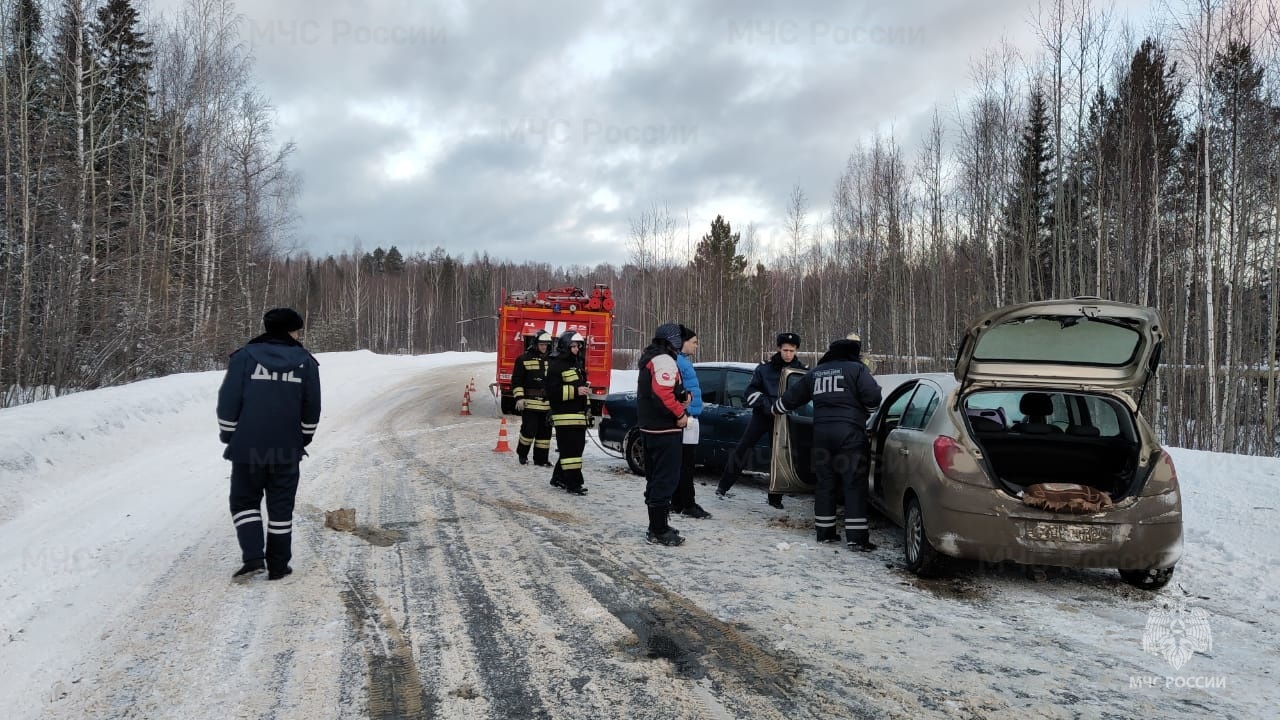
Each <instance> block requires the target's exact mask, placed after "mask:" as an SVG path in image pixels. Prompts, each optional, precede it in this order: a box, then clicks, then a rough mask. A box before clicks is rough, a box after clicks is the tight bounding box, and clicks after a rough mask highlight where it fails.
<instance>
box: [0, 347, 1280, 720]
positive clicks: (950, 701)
mask: <svg viewBox="0 0 1280 720" xmlns="http://www.w3.org/2000/svg"><path fill="white" fill-rule="evenodd" d="M320 361H321V377H322V382H323V386H324V407H325V411H324V415H323V416H322V419H321V426H320V431H319V434H318V435H317V440H316V442H315V443H314V445H313V446H312V448H311V450H312V457H311V458H310V459H308V460H307V461H306V462H304V464H303V482H302V486H301V489H300V491H299V508H300V511H299V517H298V525H299V531H298V533H297V534H296V536H295V541H294V542H295V568H296V569H297V570H298V572H297V573H295V576H294V577H292V578H290V579H288V580H285V581H283V582H280V583H270V584H268V583H266V582H262V583H260V584H257V585H252V586H250V587H243V586H236V585H233V584H231V583H230V582H229V578H230V573H231V571H232V570H233V569H234V568H235V566H236V565H237V564H238V563H237V559H238V551H237V550H236V547H235V539H234V534H233V533H232V530H231V526H230V523H229V522H228V517H227V509H226V492H227V484H226V477H227V473H228V465H227V463H226V462H225V461H223V460H222V459H221V445H220V444H219V443H218V440H217V422H216V420H215V416H214V411H213V407H214V402H215V395H216V390H217V386H218V383H219V382H220V380H221V373H216V372H215V373H193V374H186V375H177V376H171V377H166V378H159V379H155V380H149V381H144V382H139V383H134V384H131V385H128V386H124V387H117V388H109V389H104V390H98V391H93V392H86V393H81V394H76V395H71V396H66V397H61V398H55V399H52V400H47V401H43V402H39V403H34V404H31V405H25V406H20V407H15V408H10V409H5V410H0V493H3V498H4V499H5V501H4V502H3V504H0V547H3V548H5V550H6V552H5V553H3V555H0V577H3V578H4V580H3V583H2V584H0V587H2V588H3V589H2V590H0V716H3V717H6V718H10V717H12V718H19V717H21V718H27V717H122V716H130V717H209V718H223V717H261V716H265V715H268V714H270V715H274V716H277V717H362V716H376V717H391V716H393V715H394V714H393V713H386V712H382V711H381V710H380V708H382V707H383V705H382V704H380V703H381V702H382V701H381V700H379V699H377V698H374V697H372V694H373V692H374V688H376V687H381V685H379V682H380V681H377V678H378V677H381V676H380V675H379V673H381V672H384V671H385V667H384V666H383V665H379V664H378V663H374V662H372V661H370V662H369V663H368V664H367V665H366V664H363V663H361V662H354V661H352V659H351V657H350V655H351V653H352V652H353V651H352V650H351V647H349V645H352V644H354V645H361V644H363V645H369V646H372V645H377V644H379V643H381V644H382V645H384V646H388V645H395V643H394V642H392V641H393V640H395V639H396V638H403V639H404V640H403V648H404V652H403V653H401V654H402V655H403V657H401V658H399V660H397V661H396V662H400V663H402V665H396V664H395V663H390V665H387V667H392V668H393V669H394V668H400V670H398V671H397V672H402V671H403V672H409V673H410V674H411V675H413V677H418V676H421V677H420V680H419V683H418V686H417V687H418V689H419V690H420V693H421V698H422V700H421V702H420V703H419V704H418V705H413V706H412V707H419V709H420V714H422V716H439V717H507V716H512V715H510V714H509V713H510V712H512V711H511V710H510V708H511V707H533V708H536V709H537V710H536V712H531V716H537V715H540V716H544V717H659V716H666V717H673V716H674V717H710V718H720V717H788V718H799V717H849V716H859V717H861V716H867V717H881V716H884V717H1018V718H1023V717H1029V716H1030V717H1064V718H1065V717H1132V716H1138V715H1143V716H1148V717H1175V716H1185V717H1258V718H1265V717H1273V716H1274V714H1275V708H1276V707H1277V704H1278V703H1280V690H1277V686H1278V685H1280V683H1278V682H1277V678H1276V669H1277V668H1278V667H1280V650H1278V649H1277V648H1278V647H1280V643H1278V642H1277V641H1278V640H1280V638H1277V633H1276V629H1277V627H1280V571H1277V569H1276V564H1275V563H1274V561H1273V558H1274V555H1275V552H1276V551H1275V548H1276V547H1277V545H1278V541H1280V460H1277V459H1274V458H1255V457H1245V456H1236V455H1223V454H1213V453H1205V452H1195V451H1190V450H1181V449H1173V450H1172V453H1173V455H1174V458H1175V460H1176V463H1177V468H1178V473H1179V477H1180V481H1181V487H1182V492H1183V503H1184V513H1185V523H1186V531H1185V555H1184V558H1183V560H1182V562H1181V563H1180V565H1179V567H1178V571H1177V573H1176V574H1175V576H1174V580H1173V582H1172V583H1171V584H1170V585H1169V586H1168V587H1167V588H1165V589H1164V590H1162V591H1160V592H1158V593H1148V592H1145V591H1140V590H1135V589H1132V588H1129V587H1128V586H1126V585H1123V584H1122V583H1120V582H1119V580H1118V578H1116V576H1115V573H1114V572H1102V571H1067V570H1060V571H1051V572H1050V573H1049V576H1048V577H1047V578H1045V579H1042V580H1039V581H1037V580H1032V579H1029V578H1027V577H1024V576H1023V575H1022V574H1021V573H1020V572H1018V571H1017V570H1016V569H1007V568H1005V569H1001V568H997V569H995V570H977V569H966V568H960V569H958V570H957V571H956V573H955V574H954V576H953V577H950V578H947V579H943V580H937V581H924V580H919V579H917V578H914V577H912V576H910V575H909V574H907V573H905V572H904V571H902V570H901V569H900V566H901V541H900V532H899V531H898V530H897V529H896V528H892V527H889V526H887V525H886V524H885V523H884V521H883V520H881V521H880V522H879V524H878V525H876V526H875V527H874V528H873V530H872V535H873V539H874V540H875V541H876V542H878V543H880V545H881V549H880V550H879V551H877V552H876V553H874V554H872V555H871V556H854V555H852V554H850V553H847V552H845V551H844V550H843V549H837V550H835V551H832V549H831V548H829V547H825V546H824V547H817V546H814V545H813V544H812V540H811V538H812V532H811V530H810V521H811V517H812V502H811V500H809V499H808V498H804V497H791V498H788V499H787V510H786V511H782V512H779V511H774V510H772V509H770V508H768V507H767V506H766V505H764V503H763V497H764V493H763V489H762V488H760V486H759V485H758V484H756V485H751V484H750V483H746V484H745V485H744V486H743V487H742V490H741V491H740V492H738V493H737V496H736V497H735V498H734V499H732V500H729V501H717V500H713V499H711V497H710V496H711V492H710V487H700V488H699V494H700V497H699V499H700V501H701V502H702V504H703V505H704V506H705V507H706V508H707V509H708V510H710V511H711V512H712V513H713V514H714V515H715V517H714V518H713V519H711V520H706V521H691V520H684V521H682V522H680V523H678V525H679V527H680V528H681V531H682V532H683V533H684V534H685V535H686V536H687V537H688V538H689V542H688V543H687V544H686V545H685V546H684V547H681V548H676V549H665V548H663V549H657V548H652V547H651V546H647V545H645V544H644V543H643V540H642V534H643V527H644V520H643V517H644V510H643V506H642V502H641V492H642V482H641V481H640V480H639V479H638V478H635V477H633V476H630V475H629V474H627V473H626V471H625V465H624V463H623V462H622V461H621V460H620V459H616V458H613V457H610V456H609V455H608V454H606V453H605V452H604V451H603V450H601V449H600V448H598V447H596V446H594V445H592V444H588V447H587V452H586V465H587V467H586V475H587V484H588V487H589V488H590V490H591V492H590V494H589V495H588V496H586V497H584V498H570V496H567V495H564V494H563V493H560V492H558V491H555V490H554V489H552V488H549V487H548V486H547V485H546V483H545V479H544V478H542V473H541V472H540V471H536V472H535V471H534V470H533V469H532V468H531V467H524V468H522V467H520V466H518V465H516V464H515V462H514V459H513V458H511V456H509V455H504V454H501V453H494V452H492V446H493V444H494V438H495V436H496V432H497V423H498V421H497V420H496V419H494V418H496V417H497V413H496V410H495V408H494V405H493V403H492V402H490V400H489V398H488V395H487V391H486V388H485V386H486V385H487V384H488V382H489V381H490V379H491V378H492V374H493V372H492V363H493V361H494V359H493V355H492V354H484V353H445V354H440V355H430V356H378V355H374V354H372V353H368V352H363V351H362V352H352V353H333V354H325V355H321V356H320ZM470 376H474V377H475V381H476V384H477V385H478V386H480V393H479V397H478V399H473V403H472V411H473V413H475V415H473V416H472V417H469V418H467V417H458V416H457V412H456V409H454V408H456V407H457V405H458V404H459V401H460V399H461V390H462V385H461V383H463V382H465V381H466V379H468V378H469V377H470ZM634 377H635V374H634V372H627V371H621V372H615V377H614V383H615V388H614V389H615V390H617V389H623V388H624V387H626V386H628V385H631V384H633V383H634ZM437 381H438V382H439V383H446V382H447V383H449V384H447V386H446V385H440V387H447V397H445V396H443V395H442V393H441V391H439V390H438V389H436V386H435V385H433V384H432V383H435V382H437ZM455 388H456V391H455ZM428 399H430V401H431V402H433V403H437V405H436V406H435V407H434V409H432V408H428V407H426V406H425V405H422V406H421V407H422V409H421V413H422V416H423V424H422V425H421V427H419V426H417V425H416V424H415V423H416V422H417V421H416V419H415V418H416V417H417V415H415V413H416V412H417V411H418V410H417V408H418V407H419V405H418V404H417V403H420V402H422V403H425V402H426V401H427V400H428ZM428 418H433V419H431V420H430V422H427V419H428ZM517 429H518V428H517V426H516V425H510V426H509V428H508V432H509V436H510V441H511V443H512V444H514V442H515V435H516V431H517ZM410 466H413V467H410ZM388 478H391V479H394V480H395V482H396V485H395V486H394V487H390V488H389V487H380V486H379V484H380V483H385V482H388ZM702 479H703V480H710V478H707V477H704V478H702ZM375 487H380V489H378V490H377V491H376V492H375V491H374V490H366V488H375ZM343 505H346V506H354V507H356V508H357V512H358V513H359V515H358V517H360V518H362V519H363V520H364V521H365V522H368V523H374V521H375V520H376V521H377V522H376V524H370V525H367V526H365V527H364V528H363V531H364V535H361V536H360V538H359V539H362V540H364V541H367V542H359V541H358V539H357V538H354V537H347V536H336V534H334V533H332V531H325V530H324V529H323V528H322V526H321V522H320V520H321V519H322V516H321V515H320V513H319V511H320V510H325V509H334V508H336V507H340V506H343ZM464 506H466V508H468V509H467V510H466V511H465V512H464ZM513 513H514V514H513ZM401 516H405V517H401ZM490 517H491V518H492V522H490V523H488V524H487V525H484V526H482V525H481V524H479V522H478V518H490ZM451 523H460V524H458V525H453V524H451ZM379 533H381V534H379ZM415 533H421V535H422V537H421V538H416V537H415V535H414V534H415ZM433 533H434V534H433ZM335 537H338V538H339V539H337V540H335V539H334V538H335ZM386 538H391V540H387V541H386V542H381V541H380V539H386ZM409 540H413V542H420V544H416V545H415V544H413V542H410V541H409ZM375 541H376V542H375ZM455 541H456V542H458V543H459V547H462V548H463V549H464V550H465V552H461V554H458V553H459V551H458V550H457V548H453V547H451V544H452V543H453V542H455ZM415 563H421V566H420V567H419V565H416V564H415ZM424 574H426V575H429V576H431V577H439V578H449V580H448V581H444V580H442V581H441V584H440V585H439V586H435V585H431V586H429V587H423V586H421V583H424V582H427V580H424V579H423V578H422V576H423V575H424ZM357 576H358V579H359V582H355V581H353V580H352V578H356V577H357ZM391 576H395V577H397V578H399V580H398V584H397V583H394V582H389V580H388V578H389V577H391ZM415 578H416V581H415ZM468 583H470V584H471V585H477V584H478V586H483V587H482V588H481V590H480V591H479V592H480V595H477V594H476V593H477V592H478V591H477V589H476V587H466V585H467V584H468ZM428 585H430V583H428ZM605 586H607V588H609V589H608V590H607V591H602V590H600V588H601V587H605ZM484 588H488V589H487V590H485V589H484ZM520 595H527V596H528V597H525V598H521V597H518V596H520ZM544 596H545V597H544ZM552 596H554V598H553V597H552ZM334 598H340V599H341V601H337V600H334ZM353 598H354V599H353ZM655 598H657V599H655ZM544 604H545V605H546V607H544ZM478 606H483V608H481V609H480V610H478V609H477V607H478ZM659 606H660V607H661V608H666V610H660V609H656V608H659ZM1165 606H1174V607H1182V608H1184V609H1185V610H1186V611H1187V614H1186V615H1185V616H1184V617H1185V618H1186V619H1189V620H1190V621H1191V625H1192V626H1193V628H1192V629H1194V630H1197V631H1199V632H1200V633H1201V635H1202V636H1204V635H1205V634H1206V633H1207V634H1208V636H1209V637H1210V639H1211V644H1209V645H1207V646H1206V645H1204V644H1201V645H1197V646H1195V652H1194V653H1192V654H1191V655H1189V656H1176V655H1172V654H1170V653H1168V652H1162V651H1161V650H1160V649H1159V648H1151V649H1150V650H1152V651H1151V652H1148V651H1146V650H1144V647H1143V639H1144V633H1145V632H1146V629H1147V624H1148V620H1149V619H1153V618H1154V619H1158V618H1159V616H1158V615H1152V614H1151V613H1152V611H1155V612H1157V613H1158V612H1160V611H1161V610H1162V609H1163V608H1164V607H1165ZM353 607H355V608H360V607H363V608H366V609H367V608H369V607H381V608H383V612H381V613H380V614H377V615H376V619H377V621H376V622H373V621H371V620H370V619H369V617H373V616H369V617H365V618H364V619H363V620H361V619H360V617H356V615H358V614H359V613H357V612H356V611H354V610H353V609H352V608H353ZM484 608H488V609H484ZM672 608H674V610H673V609H672ZM353 613H354V614H353ZM477 613H478V614H477ZM646 613H647V614H646ZM637 616H644V617H647V618H649V620H647V621H646V623H647V624H645V623H637V622H635V617H637ZM494 617H497V618H498V620H495V621H494V622H493V627H492V628H489V629H478V625H479V623H480V620H477V618H480V619H485V618H488V619H486V620H485V622H486V623H487V622H489V620H491V619H492V618H494ZM672 617H675V618H681V619H683V620H685V621H687V620H688V619H689V618H696V623H697V625H698V626H699V627H698V629H697V632H696V633H694V634H693V635H690V634H689V633H690V632H693V631H691V630H686V631H682V632H676V631H675V630H674V629H671V630H670V631H669V632H668V633H667V635H664V636H663V637H668V636H669V637H670V638H673V639H672V640H670V642H671V643H673V645H672V647H665V646H664V647H663V648H659V649H657V650H655V649H653V648H654V647H656V646H657V645H656V644H655V641H654V640H653V637H656V635H651V636H649V637H648V642H649V647H650V652H648V653H647V654H646V653H643V652H640V653H633V652H631V651H630V650H627V649H626V647H628V646H629V645H632V644H634V643H636V642H641V643H643V642H644V641H646V634H647V633H649V631H651V630H653V628H655V627H657V626H659V625H662V624H663V623H665V622H666V621H667V619H670V618H672ZM655 618H656V619H655ZM374 626H376V627H374ZM371 627H373V630H376V631H377V632H374V631H373V630H370V628H371ZM485 627H486V628H488V626H487V625H486V626H485ZM424 628H426V629H425V630H424ZM637 628H642V629H637ZM643 628H649V630H644V629H643ZM491 631H492V633H491ZM432 632H437V633H439V634H440V635H442V636H443V637H444V638H445V640H443V641H441V640H439V639H436V640H432V639H431V636H432ZM370 633H372V634H370ZM415 633H416V634H415ZM615 635H616V637H615ZM379 638H380V639H379ZM486 638H488V639H489V640H486ZM494 638H497V639H498V640H499V641H500V643H499V644H502V643H511V644H512V645H513V646H516V645H518V646H520V647H519V649H517V650H511V651H510V652H513V653H516V654H515V655H514V656H512V655H509V654H504V653H506V652H507V651H506V650H501V649H499V650H495V649H493V648H488V649H486V643H487V642H490V641H493V640H494ZM574 638H577V640H576V641H575V640H574ZM627 638H630V639H627ZM637 638H638V639H637ZM575 642H576V643H577V647H574V645H575ZM664 642H665V641H664ZM596 644H599V646H600V647H596ZM585 646H590V652H591V653H594V655H591V657H592V658H594V659H593V660H592V661H591V663H590V665H591V667H590V668H587V669H584V668H582V667H568V665H571V664H573V662H574V661H573V660H572V658H575V657H578V658H579V659H581V658H580V655H579V654H575V653H586V652H588V649H584V647H585ZM619 647H622V648H623V649H622V650H619V649H618V648H619ZM1184 647H1186V648H1191V647H1192V646H1191V645H1185V646H1184ZM673 648H674V650H673ZM743 648H749V650H747V651H743ZM384 650H385V648H384ZM369 652H373V651H372V650H370V651H369ZM494 653H497V654H496V655H495V654H494ZM735 653H739V654H741V653H745V655H747V656H749V658H750V662H747V661H746V660H744V659H743V658H742V657H735V656H734V655H735ZM376 654H377V653H376V652H374V655H376ZM371 657H372V656H371ZM562 665H563V666H565V667H561V666H562ZM268 666H269V667H268ZM526 666H527V667H526ZM597 666H598V667H597ZM615 666H616V667H617V668H622V669H620V670H618V671H617V672H613V670H610V668H614V667H615ZM499 667H501V668H506V670H504V671H501V672H499V671H497V670H496V669H495V668H499ZM379 668H382V669H379ZM450 668H452V669H450ZM337 676H342V677H344V678H346V679H345V680H342V681H339V680H338V679H336V678H337ZM575 678H580V679H575ZM428 680H431V682H428ZM397 682H401V681H400V680H397ZM401 684H403V683H401ZM434 685H439V686H440V687H438V688H435V689H433V686H434ZM271 686H274V688H273V689H272V690H271V692H269V693H267V694H266V695H262V694H261V693H263V692H265V691H264V690H263V688H264V687H271ZM286 686H287V688H286ZM628 688H630V689H628ZM645 698H650V699H648V700H646V699H645ZM423 708H427V709H423ZM428 709H433V710H434V712H435V714H434V715H432V714H430V713H429V712H428ZM406 712H408V711H406ZM409 714H412V713H411V712H410V713H409ZM396 716H398V715H396Z"/></svg>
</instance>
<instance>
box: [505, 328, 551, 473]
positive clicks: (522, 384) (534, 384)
mask: <svg viewBox="0 0 1280 720" xmlns="http://www.w3.org/2000/svg"><path fill="white" fill-rule="evenodd" d="M550 348H551V333H548V332H547V331H546V330H539V331H537V332H536V333H534V334H533V335H530V336H528V342H527V344H526V346H525V351H524V354H522V355H521V356H520V357H518V358H516V364H515V366H514V367H513V368H512V369H511V394H512V396H513V397H515V399H516V412H518V413H520V439H519V440H518V441H517V442H516V458H518V459H519V460H520V464H521V465H525V464H527V463H528V462H529V448H530V447H532V448H533V464H534V465H537V466H539V467H551V461H550V460H549V459H548V456H549V455H550V454H551V423H550V422H549V421H548V419H547V413H549V412H550V411H551V403H550V402H548V400H547V362H548V361H547V354H548V352H549V350H550Z"/></svg>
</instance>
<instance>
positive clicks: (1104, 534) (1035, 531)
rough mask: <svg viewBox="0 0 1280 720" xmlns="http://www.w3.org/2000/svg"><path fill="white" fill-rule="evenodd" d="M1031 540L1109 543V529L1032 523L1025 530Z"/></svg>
mask: <svg viewBox="0 0 1280 720" xmlns="http://www.w3.org/2000/svg"><path fill="white" fill-rule="evenodd" d="M1026 536H1027V537H1028V538H1029V539H1031V540H1044V541H1048V542H1072V543H1107V542H1111V528H1110V527H1108V526H1106V525H1071V524H1069V523H1049V522H1033V523H1030V524H1028V526H1027V528H1026Z"/></svg>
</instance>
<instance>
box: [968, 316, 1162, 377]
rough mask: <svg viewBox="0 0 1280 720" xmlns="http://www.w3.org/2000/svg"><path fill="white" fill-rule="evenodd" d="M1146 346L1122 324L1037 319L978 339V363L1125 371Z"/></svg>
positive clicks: (999, 328) (1076, 318) (1069, 318)
mask: <svg viewBox="0 0 1280 720" xmlns="http://www.w3.org/2000/svg"><path fill="white" fill-rule="evenodd" d="M1141 344H1142V335H1141V334H1139V333H1138V331H1137V330H1135V329H1134V328H1132V327H1130V326H1128V325H1125V324H1123V323H1122V322H1120V321H1117V320H1113V319H1095V318H1087V317H1084V316H1082V315H1072V316H1035V317H1025V318H1018V319H1017V320H1013V321H1010V322H1007V323H1002V324H1000V325H996V326H995V327H992V328H991V329H989V330H987V331H986V332H985V333H983V334H982V335H981V337H980V338H979V339H978V345H977V347H975V348H974V352H973V359H974V360H975V361H978V362H1042V363H1055V364H1065V365H1097V366H1104V367H1105V366H1112V367H1121V366H1124V365H1128V364H1129V363H1131V362H1132V361H1133V357H1134V354H1135V353H1136V352H1137V351H1138V347H1139V346H1140V345H1141Z"/></svg>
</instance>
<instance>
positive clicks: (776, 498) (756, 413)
mask: <svg viewBox="0 0 1280 720" xmlns="http://www.w3.org/2000/svg"><path fill="white" fill-rule="evenodd" d="M777 345H778V352H776V353H774V354H773V357H771V358H769V361H768V362H763V363H760V364H759V365H757V366H756V369H755V371H754V372H752V373H751V382H749V383H748V384H747V405H749V406H750V407H751V422H750V424H748V425H747V430H746V432H744V433H742V438H741V439H740V440H738V444H737V446H736V447H734V448H733V452H731V453H729V457H728V459H727V460H726V461H725V464H724V472H722V473H721V475H720V484H719V486H718V487H717V488H716V497H718V498H727V497H732V496H731V495H730V494H729V489H730V488H732V487H733V485H734V483H736V482H738V474H739V473H740V472H741V471H742V466H743V465H744V464H745V462H746V459H747V455H748V454H749V453H751V452H753V451H754V450H755V447H756V443H758V442H760V438H762V437H764V436H765V435H768V434H769V433H771V432H772V431H773V414H772V413H771V412H770V408H771V407H772V406H773V402H774V400H776V399H777V398H778V383H779V382H781V380H782V369H783V368H795V369H797V370H804V369H806V366H805V364H804V363H802V362H800V358H798V357H796V353H797V352H799V351H800V336H799V335H797V334H795V333H793V332H783V333H778V338H777ZM769 504H770V505H772V506H773V507H776V508H778V509H779V510H781V509H782V495H780V494H777V493H769Z"/></svg>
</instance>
